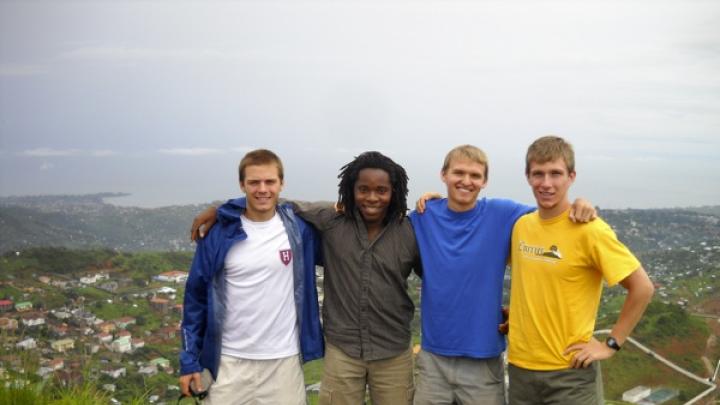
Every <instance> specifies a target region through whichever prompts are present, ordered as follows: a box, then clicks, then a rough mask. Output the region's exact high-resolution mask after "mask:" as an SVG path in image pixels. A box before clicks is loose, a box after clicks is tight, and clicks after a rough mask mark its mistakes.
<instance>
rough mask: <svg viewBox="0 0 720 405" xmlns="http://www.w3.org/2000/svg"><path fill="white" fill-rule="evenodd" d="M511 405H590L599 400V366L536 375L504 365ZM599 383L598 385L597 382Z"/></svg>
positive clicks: (529, 371)
mask: <svg viewBox="0 0 720 405" xmlns="http://www.w3.org/2000/svg"><path fill="white" fill-rule="evenodd" d="M508 375H509V377H510V387H509V391H508V398H509V402H510V404H512V405H555V404H557V405H594V404H598V403H600V401H601V400H602V398H603V393H602V382H601V381H602V376H601V375H600V364H598V363H592V364H591V365H590V367H588V368H569V369H564V370H552V371H536V370H527V369H524V368H520V367H516V366H513V365H512V364H510V365H508ZM598 380H599V381H598Z"/></svg>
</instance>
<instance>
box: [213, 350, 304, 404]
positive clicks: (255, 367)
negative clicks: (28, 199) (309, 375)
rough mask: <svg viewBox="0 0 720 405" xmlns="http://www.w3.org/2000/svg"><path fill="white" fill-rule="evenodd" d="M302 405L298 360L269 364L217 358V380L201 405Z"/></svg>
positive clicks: (276, 360)
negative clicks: (218, 364) (218, 363)
mask: <svg viewBox="0 0 720 405" xmlns="http://www.w3.org/2000/svg"><path fill="white" fill-rule="evenodd" d="M207 404H210V405H268V404H282V405H305V404H307V398H306V395H305V379H304V376H303V371H302V367H301V366H300V356H291V357H286V358H283V359H273V360H247V359H238V358H235V357H231V356H222V357H221V358H220V367H219V369H218V379H217V381H215V384H213V385H212V386H211V387H210V392H209V393H208V396H207V398H205V400H203V405H207Z"/></svg>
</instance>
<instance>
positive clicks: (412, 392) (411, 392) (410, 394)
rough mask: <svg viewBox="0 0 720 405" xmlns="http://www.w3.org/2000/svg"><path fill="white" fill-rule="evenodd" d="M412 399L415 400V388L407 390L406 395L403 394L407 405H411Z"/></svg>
mask: <svg viewBox="0 0 720 405" xmlns="http://www.w3.org/2000/svg"><path fill="white" fill-rule="evenodd" d="M413 398H415V387H410V388H408V390H407V393H406V394H405V399H406V400H407V401H406V402H407V405H412V403H413Z"/></svg>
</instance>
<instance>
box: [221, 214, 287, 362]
mask: <svg viewBox="0 0 720 405" xmlns="http://www.w3.org/2000/svg"><path fill="white" fill-rule="evenodd" d="M241 219H242V226H243V228H244V230H245V232H246V233H247V239H246V240H244V241H240V242H236V243H235V244H234V245H233V246H232V247H231V248H230V250H229V251H228V254H227V256H226V257H225V282H226V283H227V308H226V317H225V323H224V324H223V334H222V354H224V355H228V356H233V357H238V358H243V359H254V360H265V359H279V358H284V357H289V356H293V355H296V354H298V353H299V352H300V348H299V346H300V343H299V337H298V327H297V322H296V314H295V297H294V293H293V261H292V251H291V250H290V242H289V241H288V236H287V233H286V231H285V227H284V226H283V223H282V220H281V219H280V217H279V216H278V215H277V214H275V216H274V217H273V218H272V219H270V220H269V221H265V222H253V221H251V220H249V219H247V218H245V216H242V218H241Z"/></svg>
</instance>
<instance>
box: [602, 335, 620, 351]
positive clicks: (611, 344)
mask: <svg viewBox="0 0 720 405" xmlns="http://www.w3.org/2000/svg"><path fill="white" fill-rule="evenodd" d="M605 344H607V345H608V347H609V348H611V349H613V350H616V351H617V350H620V345H619V344H618V342H617V340H615V338H614V337H612V336H610V337H609V338H607V340H606V341H605Z"/></svg>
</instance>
